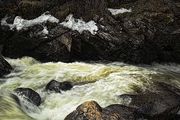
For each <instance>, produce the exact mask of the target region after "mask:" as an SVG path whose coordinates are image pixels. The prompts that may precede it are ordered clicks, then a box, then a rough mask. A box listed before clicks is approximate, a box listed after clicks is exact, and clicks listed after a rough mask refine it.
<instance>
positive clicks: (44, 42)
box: [0, 0, 180, 64]
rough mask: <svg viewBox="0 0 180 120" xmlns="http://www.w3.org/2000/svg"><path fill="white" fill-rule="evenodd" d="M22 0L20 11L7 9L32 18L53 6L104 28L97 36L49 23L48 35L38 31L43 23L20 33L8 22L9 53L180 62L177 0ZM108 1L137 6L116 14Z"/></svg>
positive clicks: (6, 45)
mask: <svg viewBox="0 0 180 120" xmlns="http://www.w3.org/2000/svg"><path fill="white" fill-rule="evenodd" d="M20 3H21V4H19V8H18V9H19V11H18V12H17V11H16V10H15V11H14V12H2V13H7V14H8V13H11V14H9V15H10V16H13V15H20V16H23V18H24V19H27V18H28V16H33V18H35V17H37V16H39V15H41V14H42V13H43V12H45V11H47V10H49V11H50V13H51V14H52V15H54V16H56V17H57V18H58V19H60V21H63V20H64V19H65V17H66V16H67V15H69V14H70V13H72V14H74V17H75V18H83V19H84V20H85V21H86V22H87V21H89V20H94V21H95V22H96V23H97V24H96V25H97V26H98V31H97V34H95V35H92V34H90V33H89V32H88V31H84V32H82V33H81V34H80V33H78V32H77V31H73V30H71V29H67V28H64V27H63V26H61V25H57V24H56V25H52V24H49V23H48V25H47V24H46V25H47V29H48V31H49V34H48V35H47V36H45V37H44V36H42V35H37V33H39V32H40V31H41V30H42V25H37V26H34V27H30V28H28V30H24V31H19V32H18V31H10V30H7V29H5V28H4V26H2V27H1V29H0V32H1V35H0V37H1V39H2V40H1V41H0V44H3V45H4V49H3V51H2V53H3V55H5V56H8V57H12V58H18V57H22V56H31V57H34V58H36V59H38V60H40V61H42V62H48V61H63V62H71V61H77V60H78V61H79V60H80V61H84V60H109V61H123V62H127V63H133V64H139V63H145V64H151V63H152V62H177V63H180V41H179V38H180V32H179V27H180V9H179V2H178V1H177V0H107V1H105V0H99V1H98V0H78V1H77V0H63V1H58V0H53V1H49V0H47V1H38V0H35V1H32V2H30V1H29V0H22V1H21V2H20ZM7 5H8V4H7ZM107 6H108V7H111V8H127V9H132V12H128V13H123V14H117V15H111V13H110V12H109V11H108V10H107ZM11 7H12V6H11V5H10V6H9V8H11ZM2 9H6V7H4V8H2ZM24 9H25V10H24ZM29 9H31V10H32V11H29ZM12 10H13V9H12ZM0 11H1V9H0ZM2 11H3V10H2ZM26 11H27V12H26ZM29 12H30V13H29ZM30 14H32V15H30ZM31 19H32V18H31ZM40 26H41V27H40ZM36 28H37V29H36ZM57 31H58V32H57ZM27 44H28V46H27Z"/></svg>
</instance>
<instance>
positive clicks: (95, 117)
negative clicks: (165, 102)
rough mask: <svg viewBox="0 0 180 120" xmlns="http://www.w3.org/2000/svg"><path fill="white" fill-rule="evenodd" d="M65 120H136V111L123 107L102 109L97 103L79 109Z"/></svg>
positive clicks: (86, 103) (113, 106)
mask: <svg viewBox="0 0 180 120" xmlns="http://www.w3.org/2000/svg"><path fill="white" fill-rule="evenodd" d="M65 120H135V117H134V109H133V108H129V107H126V106H122V105H110V106H108V107H106V108H101V107H100V106H99V104H98V103H97V102H95V101H88V102H85V103H83V104H81V105H80V106H78V107H77V109H76V110H75V111H73V112H72V113H70V114H69V115H68V116H67V117H66V118H65Z"/></svg>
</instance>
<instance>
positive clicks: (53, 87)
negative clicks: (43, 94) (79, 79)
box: [46, 80, 73, 93]
mask: <svg viewBox="0 0 180 120" xmlns="http://www.w3.org/2000/svg"><path fill="white" fill-rule="evenodd" d="M72 87H73V85H72V83H70V82H68V81H65V82H58V81H55V80H52V81H50V82H49V83H48V84H47V85H46V90H49V91H54V92H57V93H61V91H67V90H70V89H71V88H72Z"/></svg>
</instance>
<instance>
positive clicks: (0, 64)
mask: <svg viewBox="0 0 180 120" xmlns="http://www.w3.org/2000/svg"><path fill="white" fill-rule="evenodd" d="M11 70H12V67H11V65H10V64H9V63H8V62H7V61H6V60H5V59H4V58H3V57H2V55H0V77H2V76H4V75H6V74H9V73H10V72H11Z"/></svg>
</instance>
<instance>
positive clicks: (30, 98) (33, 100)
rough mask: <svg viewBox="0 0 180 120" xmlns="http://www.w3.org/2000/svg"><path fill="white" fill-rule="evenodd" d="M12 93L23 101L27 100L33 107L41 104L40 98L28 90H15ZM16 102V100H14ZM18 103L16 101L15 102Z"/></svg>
mask: <svg viewBox="0 0 180 120" xmlns="http://www.w3.org/2000/svg"><path fill="white" fill-rule="evenodd" d="M14 92H15V93H16V94H17V95H18V96H21V97H23V98H24V99H26V100H28V101H29V102H31V103H32V104H34V105H37V106H39V105H40V104H41V97H40V95H39V94H38V93H37V92H35V91H34V90H32V89H30V88H17V89H15V90H14ZM16 100H17V99H16ZM17 102H18V101H17Z"/></svg>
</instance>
